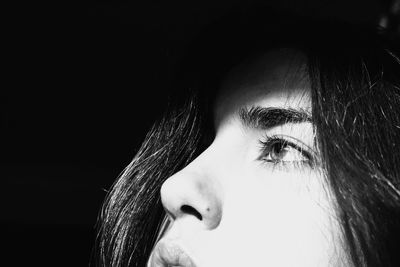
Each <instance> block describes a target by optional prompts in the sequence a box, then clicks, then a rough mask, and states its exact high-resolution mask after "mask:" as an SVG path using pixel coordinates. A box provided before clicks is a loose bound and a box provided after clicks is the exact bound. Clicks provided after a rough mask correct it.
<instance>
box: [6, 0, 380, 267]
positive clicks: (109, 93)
mask: <svg viewBox="0 0 400 267" xmlns="http://www.w3.org/2000/svg"><path fill="white" fill-rule="evenodd" d="M250 2H255V1H239V0H230V1H228V0H224V1H210V0H203V1H127V0H114V1H109V0H103V1H95V0H93V1H86V2H85V1H81V2H78V1H75V2H71V1H53V2H43V3H36V2H29V3H22V2H15V3H13V5H12V6H7V7H6V8H4V9H3V12H4V13H5V15H6V21H5V25H4V26H5V31H4V32H3V34H2V35H3V38H4V39H3V38H2V39H3V41H2V43H3V44H6V46H5V47H6V48H3V49H2V50H3V54H4V56H5V58H6V60H5V61H3V62H5V64H4V65H5V69H4V70H3V71H2V73H3V75H4V76H3V75H2V76H3V77H4V80H3V82H2V89H1V95H0V96H1V98H0V101H1V102H0V108H1V136H2V137H1V147H0V150H1V155H2V159H1V165H0V167H1V168H0V177H1V181H2V182H1V194H0V195H1V198H0V203H1V211H0V224H1V229H2V232H3V233H4V234H3V235H2V237H1V239H0V240H1V243H2V248H1V254H2V263H1V265H2V266H23V265H27V266H31V265H38V266H88V265H89V259H90V254H91V250H92V246H93V242H94V239H95V223H96V218H97V214H98V211H99V208H100V206H101V203H102V200H103V198H104V197H105V195H106V190H108V188H109V187H110V185H111V184H112V183H113V181H114V180H115V178H116V177H117V176H118V174H119V173H120V172H121V171H122V170H123V168H124V167H125V166H126V165H127V164H128V163H129V162H130V160H131V159H132V157H133V156H134V154H135V152H136V151H137V149H138V147H139V145H140V143H141V141H142V140H143V138H144V135H145V133H146V131H147V130H148V129H149V128H150V126H151V125H152V122H153V121H154V119H156V118H157V117H158V116H159V115H160V113H161V112H162V110H163V109H164V107H165V104H166V103H165V100H166V96H167V95H168V92H167V91H166V90H165V84H167V83H168V81H169V77H170V75H171V73H172V72H173V70H174V66H175V64H176V62H177V61H178V60H179V58H180V56H181V55H182V53H183V51H184V48H185V45H186V44H187V43H188V42H189V41H190V40H191V39H192V38H193V36H195V35H196V33H197V32H198V31H199V29H201V27H202V26H203V25H205V24H207V23H210V22H211V21H213V20H214V19H216V18H218V17H219V16H221V15H222V14H224V13H225V12H228V11H229V9H230V8H231V7H233V6H237V5H245V4H249V3H250ZM270 2H271V3H272V1H270ZM274 2H275V1H274ZM278 2H279V3H274V5H279V6H281V7H286V8H289V9H291V10H294V11H296V12H298V13H301V14H306V15H310V16H316V17H318V16H321V17H334V18H338V19H341V20H347V21H350V22H352V23H370V24H371V23H374V22H375V21H376V20H377V18H378V16H379V15H380V13H381V12H382V10H383V9H384V3H385V2H382V1H378V0H376V1H375V0H368V1H366V0H357V1H345V0H340V1H338V0H336V1H328V0H325V1H324V0H307V1H289V0H281V1H278ZM283 15H284V14H283ZM4 263H5V265H4Z"/></svg>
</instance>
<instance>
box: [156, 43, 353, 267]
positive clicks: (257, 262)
mask: <svg viewBox="0 0 400 267" xmlns="http://www.w3.org/2000/svg"><path fill="white" fill-rule="evenodd" d="M305 63H306V59H305V56H304V55H303V54H301V53H300V52H296V51H293V50H289V49H281V50H276V51H272V52H269V53H266V54H264V55H260V56H259V57H257V58H253V59H249V60H247V61H246V62H244V63H242V64H241V65H239V66H238V67H236V68H234V69H233V70H232V71H231V72H230V73H229V75H228V76H227V77H226V78H225V80H224V82H223V83H222V86H221V91H220V92H219V94H218V97H217V100H216V104H215V107H214V122H215V130H216V136H215V139H214V141H213V142H212V144H211V145H210V146H209V147H208V148H207V149H206V150H205V151H204V152H203V153H202V154H201V155H200V156H198V157H197V158H196V159H195V160H194V161H193V162H191V163H190V164H189V165H188V166H187V167H185V168H184V169H183V170H181V171H180V172H178V173H176V174H175V175H173V176H172V177H170V178H169V179H168V180H167V181H166V182H165V183H164V184H163V186H162V188H161V199H162V203H163V205H164V208H165V210H166V211H167V214H168V217H169V219H170V221H171V223H170V225H169V228H168V231H167V232H166V233H165V234H164V237H163V239H162V240H161V242H159V245H158V248H157V247H156V249H155V252H154V253H153V255H152V256H151V258H152V260H150V261H149V263H151V262H152V264H153V265H151V264H149V265H150V266H169V265H170V266H175V265H176V266H197V267H221V266H230V267H235V266H240V267H243V266H274V267H277V266H297V267H300V266H307V267H310V266H347V264H346V261H345V253H344V249H343V247H344V246H343V242H342V238H341V234H340V230H339V223H338V222H337V220H336V214H335V208H334V204H333V203H334V201H333V198H332V196H331V194H330V192H329V189H328V186H327V184H326V181H325V180H324V176H323V174H322V170H321V167H320V165H321V164H320V160H319V156H318V151H317V147H316V145H315V134H314V129H313V125H312V122H311V116H312V113H311V98H310V94H311V91H310V83H309V80H308V78H307V74H306V65H305Z"/></svg>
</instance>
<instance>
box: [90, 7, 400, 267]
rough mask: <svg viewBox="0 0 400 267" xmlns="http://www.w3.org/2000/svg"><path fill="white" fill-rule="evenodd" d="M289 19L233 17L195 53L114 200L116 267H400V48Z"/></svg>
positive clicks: (109, 255) (360, 30)
mask: <svg viewBox="0 0 400 267" xmlns="http://www.w3.org/2000/svg"><path fill="white" fill-rule="evenodd" d="M288 17H289V19H288ZM288 17H285V19H282V16H281V17H278V16H274V13H273V12H272V11H268V10H265V9H262V8H260V9H258V10H253V9H251V10H241V11H239V12H234V13H232V14H231V15H227V16H226V17H224V18H223V19H221V20H220V21H218V22H215V23H214V24H213V25H212V27H209V28H208V29H206V30H204V32H203V33H202V34H201V35H199V37H198V38H196V40H195V41H194V42H193V45H192V46H191V47H190V48H188V53H187V55H186V57H185V59H184V60H183V61H182V62H181V64H180V66H181V68H180V69H179V70H178V71H177V74H176V77H175V80H174V82H173V83H172V84H171V86H170V87H171V90H172V91H173V93H172V95H173V97H172V100H171V105H170V107H169V109H168V110H167V111H166V113H165V116H164V117H163V118H162V119H160V120H159V121H158V122H157V123H156V124H155V125H154V127H153V128H152V129H151V130H150V132H149V133H148V135H147V136H146V138H145V140H144V142H143V144H142V146H141V148H140V149H139V151H138V152H137V154H136V156H135V157H134V159H133V160H132V162H131V163H130V164H129V166H127V167H126V169H125V170H124V172H123V173H122V174H121V175H120V177H119V178H118V179H117V180H116V182H115V183H114V185H113V187H112V189H111V190H110V192H109V194H108V197H107V199H106V201H105V203H104V207H103V209H102V212H101V218H100V223H101V225H100V231H99V236H98V240H97V241H98V250H99V264H100V265H101V266H148V267H166V266H183V267H188V266H197V267H217V266H229V267H236V266H357V267H358V266H399V263H400V254H399V253H398V250H397V245H398V242H399V233H400V229H399V228H400V60H399V58H398V51H396V49H398V47H396V46H395V45H393V44H392V42H391V41H390V40H387V39H386V38H385V36H384V35H378V34H376V33H375V32H374V31H373V30H371V29H369V28H368V27H366V28H364V27H361V26H354V25H347V24H343V23H338V22H333V21H312V20H306V19H304V18H294V17H291V16H288Z"/></svg>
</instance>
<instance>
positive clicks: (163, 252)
mask: <svg viewBox="0 0 400 267" xmlns="http://www.w3.org/2000/svg"><path fill="white" fill-rule="evenodd" d="M168 266H180V267H197V266H196V264H195V263H194V260H193V259H192V258H191V257H190V256H189V254H187V253H186V252H185V250H184V248H183V247H182V245H181V244H179V241H177V240H168V239H165V238H163V239H161V240H160V241H159V242H158V243H157V245H156V246H155V248H154V250H153V252H152V254H151V258H150V267H168Z"/></svg>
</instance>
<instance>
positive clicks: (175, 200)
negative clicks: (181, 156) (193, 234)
mask: <svg viewBox="0 0 400 267" xmlns="http://www.w3.org/2000/svg"><path fill="white" fill-rule="evenodd" d="M221 193H222V192H221V187H220V186H219V183H218V181H217V179H213V177H211V176H208V175H206V174H205V173H204V172H202V170H194V168H192V167H191V165H189V166H187V167H186V168H184V169H183V170H182V171H180V172H178V173H176V174H174V175H173V176H171V177H170V178H168V179H167V180H166V181H165V182H164V183H163V185H162V186H161V201H162V204H163V206H164V209H165V210H166V212H167V213H168V214H169V215H170V216H171V217H172V218H173V219H174V220H179V219H180V218H183V217H185V216H193V217H195V218H196V219H197V221H198V222H199V223H201V224H203V226H204V227H205V228H206V229H214V228H216V227H217V226H218V225H219V223H220V221H221V217H222V203H221Z"/></svg>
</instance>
